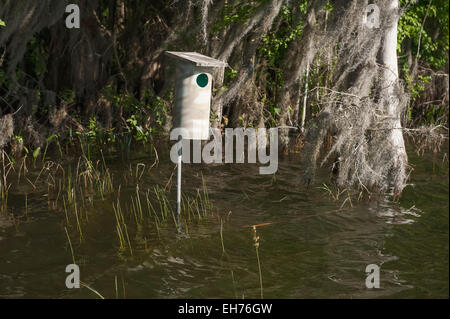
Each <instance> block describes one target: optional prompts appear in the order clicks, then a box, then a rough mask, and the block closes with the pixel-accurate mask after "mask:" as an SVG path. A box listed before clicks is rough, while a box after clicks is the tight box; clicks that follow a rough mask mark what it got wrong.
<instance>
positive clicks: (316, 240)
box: [0, 147, 449, 298]
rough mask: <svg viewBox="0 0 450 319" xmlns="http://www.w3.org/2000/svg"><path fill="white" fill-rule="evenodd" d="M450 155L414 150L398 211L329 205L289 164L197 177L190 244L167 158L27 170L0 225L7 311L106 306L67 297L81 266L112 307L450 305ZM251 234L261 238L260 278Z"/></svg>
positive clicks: (216, 168) (212, 170) (293, 161)
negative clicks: (369, 284)
mask: <svg viewBox="0 0 450 319" xmlns="http://www.w3.org/2000/svg"><path fill="white" fill-rule="evenodd" d="M446 153H448V147H447V148H446V149H445V150H443V152H441V153H439V154H425V155H424V156H421V157H418V156H417V155H416V154H415V153H414V152H413V151H412V150H410V152H409V156H410V158H409V160H410V164H411V165H412V166H413V168H414V171H413V172H412V174H411V178H410V181H409V182H410V183H411V184H412V185H410V186H408V187H407V188H406V189H405V191H404V193H403V195H402V197H401V199H400V201H399V202H398V203H396V202H392V201H391V200H389V199H387V198H386V199H383V198H381V199H378V200H372V201H367V200H362V201H360V202H357V201H356V200H355V197H353V198H352V200H351V201H350V200H349V199H348V195H347V192H342V193H341V194H339V193H340V192H339V191H337V190H335V189H332V190H331V192H332V193H331V194H330V193H328V191H326V190H325V189H323V188H321V187H322V183H324V182H325V183H328V176H327V174H325V173H322V174H321V176H318V180H317V182H316V184H315V185H312V186H310V187H309V189H307V188H306V187H305V186H304V185H303V184H302V182H301V180H300V172H301V169H302V167H301V166H300V164H299V156H298V155H291V156H289V157H285V158H281V157H280V162H279V169H278V172H277V173H276V175H275V176H273V175H259V174H258V166H257V165H248V164H226V165H204V164H186V165H183V192H185V193H186V194H188V195H189V196H190V197H191V200H190V203H191V204H192V206H191V208H192V209H191V210H190V211H189V214H188V215H185V217H184V219H182V221H181V222H182V231H181V233H179V232H178V231H177V228H176V227H175V223H174V220H173V218H172V216H171V211H170V208H169V207H168V206H171V207H175V203H174V199H175V194H176V185H175V183H176V171H175V170H174V164H172V163H171V162H170V160H169V156H168V154H159V162H158V161H155V156H154V154H152V155H149V154H148V152H144V151H142V152H133V153H132V154H131V155H130V156H129V157H127V158H125V156H123V155H122V156H121V155H119V156H114V155H106V154H105V159H104V160H102V159H101V158H100V160H99V161H92V162H91V164H92V163H94V164H95V165H96V167H108V170H107V174H105V170H104V169H103V175H102V176H101V177H98V178H97V177H95V176H94V177H92V176H93V175H95V174H96V173H95V169H94V168H92V167H91V168H89V164H86V163H85V164H84V166H83V165H81V166H83V169H81V168H80V165H78V170H77V168H76V167H77V163H76V162H77V160H78V159H77V158H73V159H71V158H68V156H66V157H67V158H66V159H65V161H66V162H67V163H71V169H70V170H69V168H68V166H64V164H63V167H64V168H62V167H61V168H55V164H54V165H53V166H51V165H48V166H47V168H48V169H47V168H45V167H44V169H42V164H41V165H38V164H36V166H37V168H35V169H31V168H30V167H31V166H32V165H31V164H29V165H28V166H29V167H28V169H29V172H28V173H27V175H25V176H24V174H23V173H22V176H21V179H20V182H19V183H17V180H18V175H19V174H18V172H17V171H18V169H17V168H16V171H15V172H11V173H10V175H9V176H8V179H9V180H11V181H12V182H11V188H10V189H9V192H8V202H7V209H8V213H9V214H12V215H13V216H15V218H14V219H11V218H8V219H7V218H5V217H1V218H0V256H1V258H0V297H1V298H98V297H99V296H98V295H96V294H95V293H94V292H93V291H91V290H90V289H87V288H84V287H82V288H81V289H72V290H69V289H67V288H66V286H65V280H66V276H67V275H68V274H67V273H66V272H65V269H66V266H67V265H68V264H71V263H73V259H75V261H76V263H77V264H79V265H80V269H81V281H82V282H83V283H84V284H86V285H88V286H89V287H91V288H92V289H95V290H96V291H97V292H98V293H99V294H101V295H102V296H104V297H105V298H116V297H119V298H259V297H260V296H261V293H263V295H264V298H376V297H381V298H419V297H420V298H448V297H449V278H448V274H449V270H448V266H449V265H448V261H449V223H448V222H449V212H448V209H449V180H448V177H449V176H448V157H447V156H446ZM51 171H53V173H50V172H51ZM63 172H64V173H63ZM87 172H90V173H87ZM89 174H90V175H89ZM89 176H90V177H89ZM89 178H91V179H92V178H93V179H95V178H97V179H98V182H97V183H94V184H93V185H94V186H92V187H87V188H85V193H83V195H81V193H80V192H81V191H80V192H79V191H77V187H76V186H75V185H76V183H78V184H79V185H83V184H85V183H88V184H89ZM102 178H103V180H102ZM27 179H28V180H27ZM86 179H87V180H88V182H86ZM203 182H204V183H205V185H206V188H207V195H206V193H204V190H203V189H202V184H203ZM49 184H51V185H53V186H51V187H49V186H48V185H49ZM119 185H120V191H119ZM156 185H159V188H157V189H156V191H155V189H154V187H155V186H156ZM137 186H138V188H137ZM164 187H165V188H166V192H165V194H166V195H163V192H162V191H160V190H161V189H163V188H164ZM79 189H80V190H81V189H82V186H80V188H79ZM196 189H200V192H199V193H196ZM119 194H120V195H119ZM137 194H139V201H138V200H137ZM338 194H339V196H337V195H338ZM159 196H161V197H164V196H167V198H168V200H169V201H170V203H169V204H168V205H167V206H165V205H166V204H164V203H167V201H166V200H165V199H164V198H163V199H161V197H159ZM195 196H198V197H197V200H194V198H195ZM333 196H334V197H339V198H338V199H336V200H335V199H333ZM147 198H149V200H148V201H147ZM147 202H150V205H151V206H152V207H153V209H154V211H156V212H158V213H161V211H163V212H164V211H166V213H167V218H166V219H165V220H164V213H162V214H161V215H158V217H155V216H154V215H152V213H151V212H150V211H151V210H152V209H151V208H149V206H148V205H147ZM187 202H188V201H186V203H187ZM209 203H210V204H211V205H212V206H213V207H212V209H211V208H209ZM186 205H187V204H186ZM342 205H343V206H342ZM119 206H120V208H119ZM341 206H342V208H341ZM64 207H65V208H64ZM139 207H140V208H139ZM118 211H119V214H118ZM120 212H122V213H121V214H122V215H121V214H120ZM141 212H142V213H141ZM141 214H142V215H141ZM117 215H121V216H123V220H121V217H120V216H119V218H118V217H117ZM189 218H190V219H191V220H190V221H189V220H188V219H189ZM118 220H119V221H118ZM251 225H259V226H257V227H256V237H259V239H258V238H257V239H256V240H257V242H258V244H259V246H258V255H259V259H260V266H261V277H262V278H260V275H259V267H258V260H257V255H256V249H255V238H254V235H255V234H254V230H253V228H252V227H249V226H251ZM66 230H67V232H66ZM118 233H121V234H122V237H120V236H119V235H118ZM69 238H70V244H69V240H68V239H69ZM71 246H72V249H73V255H72V252H71ZM130 247H131V248H130ZM369 264H376V265H378V266H380V285H381V287H380V288H379V289H367V288H366V286H365V279H366V273H365V269H366V266H367V265H369ZM260 280H262V287H263V289H262V291H261V285H260Z"/></svg>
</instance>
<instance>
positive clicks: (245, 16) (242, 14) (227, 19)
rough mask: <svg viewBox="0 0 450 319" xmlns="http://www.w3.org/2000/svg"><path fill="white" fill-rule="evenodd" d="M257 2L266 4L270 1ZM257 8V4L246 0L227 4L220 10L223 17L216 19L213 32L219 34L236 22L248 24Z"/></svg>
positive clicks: (261, 0) (259, 0) (260, 0)
mask: <svg viewBox="0 0 450 319" xmlns="http://www.w3.org/2000/svg"><path fill="white" fill-rule="evenodd" d="M255 2H256V3H259V4H262V5H266V4H267V2H268V1H267V0H258V1H255ZM256 9H257V6H255V5H253V4H249V3H248V1H246V0H243V1H238V2H236V3H235V4H226V5H225V6H224V7H223V8H222V10H221V11H220V16H221V17H222V19H218V20H217V21H215V23H214V25H213V26H212V29H211V32H212V33H213V34H217V33H219V32H220V31H222V30H225V29H226V28H228V27H229V26H231V25H232V24H234V23H241V24H244V25H245V24H247V21H248V20H249V19H250V18H251V17H252V16H253V15H254V13H255V12H256Z"/></svg>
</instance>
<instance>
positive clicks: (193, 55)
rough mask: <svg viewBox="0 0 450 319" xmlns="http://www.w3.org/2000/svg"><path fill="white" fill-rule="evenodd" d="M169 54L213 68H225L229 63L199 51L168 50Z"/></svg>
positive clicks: (197, 64)
mask: <svg viewBox="0 0 450 319" xmlns="http://www.w3.org/2000/svg"><path fill="white" fill-rule="evenodd" d="M165 53H166V54H167V55H168V56H170V57H172V58H175V59H178V60H181V61H183V62H188V63H193V64H195V65H196V66H203V67H213V68H225V67H227V66H228V63H226V62H223V61H220V60H216V59H213V58H211V57H209V56H206V55H203V54H200V53H197V52H174V51H166V52H165Z"/></svg>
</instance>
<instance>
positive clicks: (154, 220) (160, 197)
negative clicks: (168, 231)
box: [113, 182, 212, 256]
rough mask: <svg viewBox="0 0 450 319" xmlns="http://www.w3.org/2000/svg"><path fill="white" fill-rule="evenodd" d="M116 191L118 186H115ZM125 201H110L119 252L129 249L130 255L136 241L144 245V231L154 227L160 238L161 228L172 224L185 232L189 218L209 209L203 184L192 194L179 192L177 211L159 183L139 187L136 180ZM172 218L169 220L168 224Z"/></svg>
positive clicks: (198, 217) (197, 219)
mask: <svg viewBox="0 0 450 319" xmlns="http://www.w3.org/2000/svg"><path fill="white" fill-rule="evenodd" d="M119 192H120V190H119ZM129 196H130V197H129V201H128V203H129V204H128V205H125V206H124V209H123V210H122V208H121V204H120V202H121V198H120V196H118V200H117V203H114V204H113V211H114V215H115V219H116V226H115V228H116V230H115V232H116V234H117V238H118V243H119V251H120V252H122V253H123V252H129V254H130V255H131V256H132V255H133V251H134V250H136V244H138V246H139V245H140V246H141V247H144V249H145V250H147V249H148V243H149V241H148V236H147V235H146V232H147V234H148V232H150V233H151V230H152V229H154V230H155V231H156V234H157V237H158V238H159V239H160V240H162V239H163V238H162V230H163V229H164V228H166V227H167V226H169V225H173V226H175V228H176V229H177V232H178V233H180V232H181V233H183V231H182V229H183V228H184V234H185V235H188V234H189V224H190V223H191V222H201V221H202V220H203V219H205V218H206V217H207V216H208V215H210V213H211V211H212V204H211V202H210V200H209V196H208V191H207V189H206V184H205V183H204V182H203V187H202V189H197V190H196V192H195V195H188V194H186V193H183V194H182V210H181V213H180V215H178V214H177V213H176V211H175V202H174V201H173V200H171V199H170V198H169V191H168V190H166V189H165V188H163V187H161V186H160V185H156V186H154V187H153V188H149V189H147V190H146V191H145V192H144V191H142V190H141V186H140V185H139V184H137V185H136V187H135V191H134V192H132V193H131V194H130V195H129ZM172 222H173V224H172Z"/></svg>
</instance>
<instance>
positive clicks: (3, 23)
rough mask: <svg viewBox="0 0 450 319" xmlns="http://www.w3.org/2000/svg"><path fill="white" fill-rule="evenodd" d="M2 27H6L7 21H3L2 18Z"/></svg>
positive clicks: (0, 22)
mask: <svg viewBox="0 0 450 319" xmlns="http://www.w3.org/2000/svg"><path fill="white" fill-rule="evenodd" d="M0 27H6V23H5V21H3V20H2V19H0Z"/></svg>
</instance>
